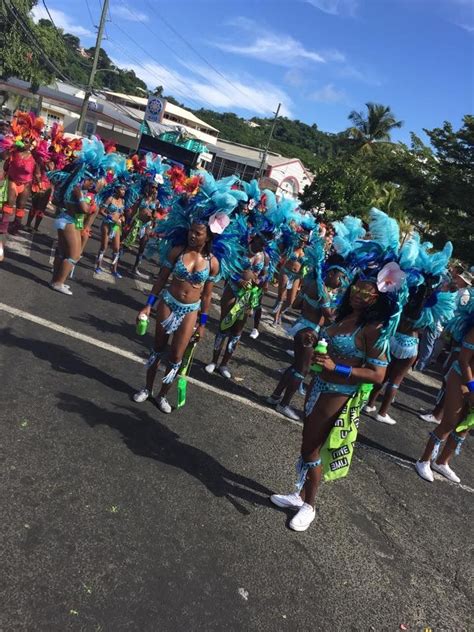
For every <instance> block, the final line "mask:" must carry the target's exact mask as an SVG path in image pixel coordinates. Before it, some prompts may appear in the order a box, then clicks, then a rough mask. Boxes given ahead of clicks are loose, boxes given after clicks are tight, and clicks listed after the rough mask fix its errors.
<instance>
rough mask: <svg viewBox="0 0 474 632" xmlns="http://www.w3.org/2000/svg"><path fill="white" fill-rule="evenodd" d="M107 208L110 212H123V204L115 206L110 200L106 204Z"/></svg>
mask: <svg viewBox="0 0 474 632" xmlns="http://www.w3.org/2000/svg"><path fill="white" fill-rule="evenodd" d="M107 210H108V211H109V212H110V213H123V206H117V205H116V204H114V203H113V202H111V203H110V204H109V205H108V206H107Z"/></svg>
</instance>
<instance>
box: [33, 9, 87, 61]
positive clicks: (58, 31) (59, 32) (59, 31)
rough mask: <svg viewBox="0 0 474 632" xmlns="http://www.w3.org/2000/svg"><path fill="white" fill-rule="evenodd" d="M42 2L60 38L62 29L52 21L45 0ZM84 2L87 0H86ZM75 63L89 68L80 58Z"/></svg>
mask: <svg viewBox="0 0 474 632" xmlns="http://www.w3.org/2000/svg"><path fill="white" fill-rule="evenodd" d="M42 2H43V6H44V8H45V10H46V13H47V14H48V17H49V21H50V22H51V24H52V25H53V27H54V28H55V29H56V32H57V34H58V35H59V37H61V38H62V37H63V32H62V31H61V29H59V28H58V27H57V26H56V24H55V23H54V20H53V18H52V17H51V13H50V12H49V9H48V6H47V4H46V2H45V0H42ZM86 2H87V0H86ZM87 7H89V5H87ZM89 14H90V11H89ZM91 18H92V16H91ZM77 63H78V64H79V66H82V67H83V68H87V70H90V66H88V65H87V64H84V63H83V62H82V61H81V60H80V59H78V60H77Z"/></svg>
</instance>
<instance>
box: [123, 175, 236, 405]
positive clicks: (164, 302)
mask: <svg viewBox="0 0 474 632" xmlns="http://www.w3.org/2000/svg"><path fill="white" fill-rule="evenodd" d="M200 181H201V186H200V189H199V190H197V191H196V193H195V194H194V195H186V194H183V195H180V196H179V197H178V198H176V199H175V200H174V201H173V204H172V207H171V209H170V212H169V214H168V217H167V218H166V220H164V221H163V222H161V225H160V233H161V235H162V239H161V240H158V239H155V240H153V239H151V240H150V241H149V243H148V246H147V251H146V256H147V258H150V257H151V256H152V254H154V253H153V250H154V249H155V248H156V247H158V248H160V251H161V252H160V253H159V260H160V263H161V270H160V273H159V275H158V278H157V280H156V281H155V283H154V285H153V288H152V291H151V294H150V295H149V297H148V301H147V305H146V306H145V307H144V308H143V309H142V310H141V311H140V313H139V315H138V318H139V319H140V318H142V317H144V316H145V317H147V318H148V317H149V316H150V313H151V308H152V307H153V306H154V305H155V304H156V330H155V344H154V351H153V352H152V354H151V355H150V358H149V360H148V363H147V375H146V386H145V388H143V389H141V390H140V391H139V392H138V393H136V394H135V395H134V397H133V399H134V400H135V401H136V402H143V401H145V400H146V399H148V398H149V397H150V396H151V395H152V394H153V384H154V381H155V377H156V372H157V369H158V366H159V364H160V361H163V360H164V355H165V350H166V346H167V343H168V339H169V336H170V335H172V336H173V337H172V340H171V345H170V349H169V354H168V357H167V362H166V373H165V376H164V377H163V380H162V384H161V388H160V392H159V394H158V398H157V404H158V407H159V409H160V410H161V411H162V412H163V413H171V411H172V408H171V405H170V403H169V402H168V399H167V397H166V396H167V394H168V391H169V389H170V388H171V385H172V383H173V381H174V379H175V377H176V375H177V373H178V370H179V368H180V366H181V361H182V358H183V355H184V352H185V350H186V347H187V346H188V344H189V342H190V340H191V337H192V336H193V332H194V330H195V327H196V325H197V330H196V333H195V335H196V338H197V339H201V338H202V337H203V335H204V330H205V326H206V323H207V320H208V311H209V306H210V302H211V297H212V288H213V284H214V282H215V280H216V279H217V278H218V277H219V276H220V275H224V276H225V275H228V274H231V273H232V272H234V273H235V272H236V271H237V270H238V268H237V267H236V265H237V262H238V260H239V257H240V256H241V255H240V254H239V253H240V251H241V247H240V244H239V235H234V234H233V233H232V225H231V224H230V219H229V214H230V213H231V212H232V210H233V209H234V208H235V205H236V204H237V200H236V199H235V198H234V197H232V195H229V193H228V191H227V186H222V184H221V183H220V182H219V181H215V180H214V178H213V177H212V176H211V175H210V174H203V175H201V176H200ZM170 277H172V278H171V282H170V285H169V287H168V288H167V289H165V285H166V283H167V281H168V280H169V278H170ZM198 314H199V317H198Z"/></svg>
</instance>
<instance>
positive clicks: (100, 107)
mask: <svg viewBox="0 0 474 632" xmlns="http://www.w3.org/2000/svg"><path fill="white" fill-rule="evenodd" d="M0 90H6V91H9V90H10V91H12V90H14V91H15V92H17V93H19V94H24V95H25V96H31V84H30V83H29V82H28V81H23V80H22V79H16V78H14V77H10V78H9V79H7V80H3V81H0ZM36 94H37V95H38V96H41V97H43V98H44V99H46V101H54V102H55V103H58V104H60V105H62V106H63V107H64V106H66V107H67V109H69V110H71V111H74V112H77V113H79V112H80V111H81V106H82V101H83V98H84V92H83V91H81V90H80V89H79V88H76V87H75V86H71V85H69V84H67V83H63V82H58V83H57V85H55V86H41V87H40V88H39V89H38V91H37V93H36ZM88 111H89V112H90V114H91V115H95V116H96V117H97V118H98V119H102V120H108V121H111V122H112V123H114V124H118V125H120V126H121V127H124V128H125V127H126V128H127V129H130V130H133V131H135V132H138V131H139V130H140V123H138V122H137V121H135V119H133V118H131V117H129V116H126V115H125V114H124V113H123V112H121V111H120V109H118V108H117V107H116V106H114V104H113V103H110V102H108V101H106V100H105V99H101V98H99V97H96V96H94V97H92V98H91V99H90V102H89V110H88Z"/></svg>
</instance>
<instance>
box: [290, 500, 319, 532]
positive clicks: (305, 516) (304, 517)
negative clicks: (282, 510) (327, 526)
mask: <svg viewBox="0 0 474 632" xmlns="http://www.w3.org/2000/svg"><path fill="white" fill-rule="evenodd" d="M315 518H316V511H315V510H314V508H313V507H311V505H308V503H303V505H302V507H301V509H300V510H299V511H298V513H297V514H296V516H295V517H294V518H293V519H292V520H291V522H290V529H293V531H306V529H307V528H308V527H309V525H310V524H311V523H312V522H313V520H314V519H315Z"/></svg>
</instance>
